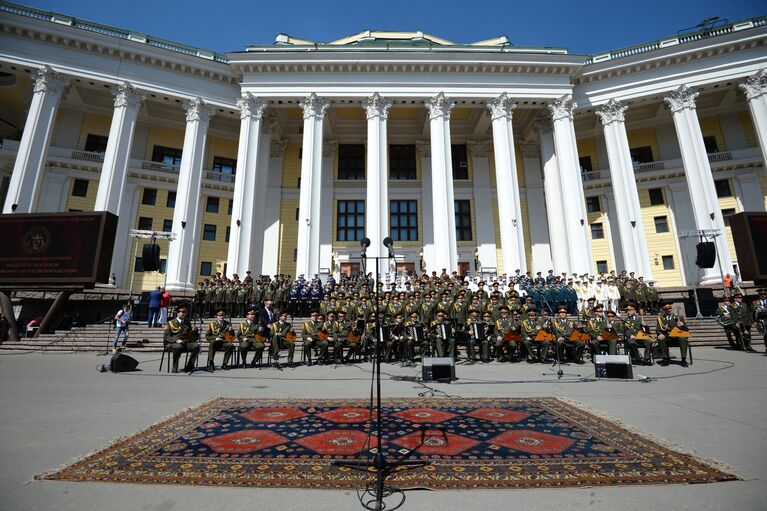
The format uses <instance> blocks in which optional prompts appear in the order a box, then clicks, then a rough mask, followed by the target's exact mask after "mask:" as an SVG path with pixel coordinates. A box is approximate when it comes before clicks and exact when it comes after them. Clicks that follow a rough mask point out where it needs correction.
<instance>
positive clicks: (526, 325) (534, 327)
mask: <svg viewBox="0 0 767 511" xmlns="http://www.w3.org/2000/svg"><path fill="white" fill-rule="evenodd" d="M529 310H533V311H534V310H535V309H529ZM521 326H522V345H523V346H524V347H525V351H526V352H527V361H528V362H535V360H536V359H537V360H539V361H540V362H541V363H545V362H546V355H547V354H548V352H549V341H536V340H535V338H536V337H537V336H538V332H540V331H541V330H543V327H544V324H543V322H542V321H541V320H540V319H538V318H536V317H535V316H532V317H531V316H528V318H527V319H525V320H523V321H522V325H521ZM533 343H536V344H538V343H539V344H540V346H539V353H538V355H537V356H536V353H535V349H534V348H533Z"/></svg>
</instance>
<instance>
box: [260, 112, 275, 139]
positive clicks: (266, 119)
mask: <svg viewBox="0 0 767 511" xmlns="http://www.w3.org/2000/svg"><path fill="white" fill-rule="evenodd" d="M275 126H277V119H275V118H274V116H272V115H268V114H267V115H264V116H263V117H262V118H261V133H262V134H264V135H271V134H272V132H273V131H274V127H275Z"/></svg>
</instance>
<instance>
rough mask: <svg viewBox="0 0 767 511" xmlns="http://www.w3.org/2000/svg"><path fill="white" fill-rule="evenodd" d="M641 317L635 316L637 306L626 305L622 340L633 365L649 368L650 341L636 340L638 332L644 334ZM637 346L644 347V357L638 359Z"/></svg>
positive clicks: (650, 363)
mask: <svg viewBox="0 0 767 511" xmlns="http://www.w3.org/2000/svg"><path fill="white" fill-rule="evenodd" d="M643 327H644V324H643V322H642V317H641V316H638V315H637V306H636V305H635V304H633V303H629V304H628V305H626V319H624V320H623V340H624V342H625V343H626V351H627V352H628V353H629V354H630V355H631V360H632V362H633V363H634V364H638V365H645V366H651V365H652V362H651V361H650V350H651V349H652V339H649V338H647V339H637V335H640V337H641V336H642V335H641V334H640V332H643V333H644V328H643ZM639 346H642V347H644V356H643V357H641V358H640V357H639Z"/></svg>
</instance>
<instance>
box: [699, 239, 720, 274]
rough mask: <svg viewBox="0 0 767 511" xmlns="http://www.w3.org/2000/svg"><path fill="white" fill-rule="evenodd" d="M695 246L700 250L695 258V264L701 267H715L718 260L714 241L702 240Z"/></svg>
mask: <svg viewBox="0 0 767 511" xmlns="http://www.w3.org/2000/svg"><path fill="white" fill-rule="evenodd" d="M695 248H696V249H697V250H698V256H697V257H696V258H695V264H696V265H698V267H699V268H713V267H714V263H715V262H716V247H715V246H714V242H713V241H701V242H700V243H698V244H697V245H696V246H695Z"/></svg>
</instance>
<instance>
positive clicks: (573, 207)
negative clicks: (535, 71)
mask: <svg viewBox="0 0 767 511" xmlns="http://www.w3.org/2000/svg"><path fill="white" fill-rule="evenodd" d="M548 106H549V111H550V112H551V120H552V122H553V124H554V147H555V151H556V153H557V162H558V163H559V182H560V189H561V191H562V197H563V199H564V200H563V201H562V206H563V210H564V223H565V231H566V233H567V243H568V248H569V254H570V265H571V271H572V272H573V273H579V274H583V273H588V274H593V273H594V261H593V258H592V257H591V238H590V236H589V225H588V222H587V219H588V217H587V216H586V199H585V197H584V195H583V182H582V181H581V171H580V163H579V162H578V146H577V145H576V143H575V128H574V127H573V108H574V107H575V104H574V103H573V98H572V96H570V95H567V96H562V97H561V98H558V99H555V100H554V101H552V102H551V103H550V104H549V105H548Z"/></svg>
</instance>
